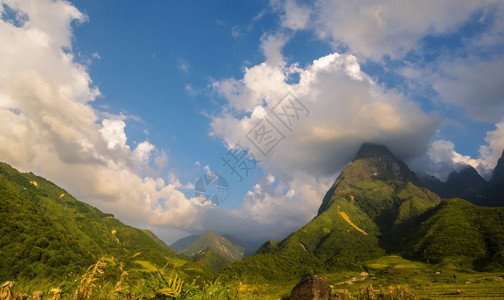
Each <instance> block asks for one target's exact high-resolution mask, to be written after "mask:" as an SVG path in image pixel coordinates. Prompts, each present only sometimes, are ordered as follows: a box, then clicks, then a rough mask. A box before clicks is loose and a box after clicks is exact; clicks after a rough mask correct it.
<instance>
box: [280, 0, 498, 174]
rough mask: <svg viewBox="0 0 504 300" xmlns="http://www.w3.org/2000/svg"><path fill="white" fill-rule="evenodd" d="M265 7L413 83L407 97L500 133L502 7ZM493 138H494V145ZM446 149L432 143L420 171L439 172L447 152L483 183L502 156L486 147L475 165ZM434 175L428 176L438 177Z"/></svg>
mask: <svg viewBox="0 0 504 300" xmlns="http://www.w3.org/2000/svg"><path fill="white" fill-rule="evenodd" d="M271 5H272V7H273V8H275V9H276V10H277V11H280V12H281V16H280V20H281V24H282V26H283V27H284V28H288V29H291V30H300V29H309V30H312V31H313V32H314V33H315V34H316V35H317V36H318V37H319V38H320V39H321V40H325V41H328V42H329V43H331V44H332V46H333V47H334V48H335V49H342V50H343V51H345V52H346V53H351V54H354V55H356V56H357V57H359V58H361V59H363V60H368V59H370V60H374V61H378V62H380V63H381V64H382V65H383V66H384V67H385V68H387V69H388V71H390V72H396V71H397V72H398V75H401V76H404V77H405V78H407V79H409V80H411V83H412V85H411V87H413V89H416V90H414V91H413V93H423V92H425V91H428V92H427V93H429V98H431V100H432V101H433V102H435V105H436V106H437V108H440V107H446V108H448V109H451V108H462V111H463V112H464V113H465V114H466V115H467V116H468V117H469V118H470V119H472V120H474V121H480V122H487V123H494V124H496V127H498V128H500V123H497V122H500V121H501V117H502V115H504V90H503V89H502V84H501V80H500V79H501V78H502V77H503V75H504V74H502V70H503V69H504V68H503V67H504V65H503V62H504V61H503V59H502V55H501V53H502V48H503V47H504V4H503V2H502V1H493V0H489V1H462V2H461V1H456V0H446V1H434V0H432V1H431V0H429V1H421V2H418V3H411V2H405V1H401V0H381V1H374V2H369V1H340V0H317V1H315V2H313V3H311V4H309V5H308V4H306V5H299V4H297V2H295V1H277V0H275V1H271ZM301 16H303V17H301ZM305 16H308V17H307V18H305ZM296 20H298V21H296ZM468 24H471V26H473V25H474V28H477V29H476V30H479V31H480V32H478V33H477V34H472V33H471V32H472V31H466V32H462V34H461V33H460V30H462V28H463V27H464V26H465V25H468ZM464 34H467V36H465V35H464ZM471 34H472V35H471ZM449 36H452V37H451V38H453V39H456V40H457V42H456V43H453V42H452V41H450V45H451V46H449V47H448V48H447V49H443V51H440V52H439V53H432V51H431V49H428V47H427V46H426V45H427V44H426V40H425V38H426V37H435V38H440V39H443V38H444V37H449ZM450 47H453V49H450ZM408 54H413V56H415V57H419V58H420V61H416V60H415V59H413V60H412V61H410V58H408V56H407V55H408ZM391 61H392V62H395V63H397V64H399V65H400V64H406V67H402V68H399V70H397V69H395V67H394V66H393V65H392V64H389V62H391ZM431 91H434V94H432V93H430V92H431ZM440 103H441V104H442V105H438V104H440ZM441 109H443V108H441ZM497 131H498V130H497ZM491 134H492V132H490V133H488V136H490V135H491ZM488 136H487V139H488ZM496 139H497V138H493V139H492V141H493V143H494V144H496V142H495V140H496ZM487 142H488V141H487ZM449 143H451V142H446V143H441V141H440V142H438V143H436V142H434V143H432V144H431V146H430V150H429V151H430V152H429V153H430V154H429V155H427V156H426V157H431V158H432V159H433V161H430V162H429V163H428V164H425V165H430V166H435V165H436V166H438V167H439V165H438V163H437V162H436V161H435V160H436V157H441V156H442V155H441V153H444V154H447V153H451V154H452V155H451V156H445V158H447V159H448V158H450V159H449V161H453V164H455V165H458V164H460V163H462V162H461V161H459V160H463V161H466V163H470V164H472V165H474V166H478V167H477V169H478V171H479V172H480V173H481V174H482V175H485V176H487V174H488V172H489V171H488V170H489V168H491V167H492V165H494V163H493V162H494V161H495V156H496V155H500V151H498V150H499V149H495V148H491V149H490V150H488V149H489V148H488V147H490V146H488V145H483V146H481V148H480V151H479V156H478V157H477V158H470V157H465V156H459V155H456V154H458V153H456V152H455V151H454V150H453V148H452V147H451V146H450V145H451V144H449ZM499 143H502V141H500V142H499ZM488 153H491V155H489V154H488ZM444 154H443V155H444ZM438 155H439V156H438ZM453 164H452V163H450V166H451V167H450V168H448V169H447V170H448V171H447V172H450V171H451V170H453V168H454V167H455V165H453ZM445 168H447V166H445ZM434 169H435V168H434ZM434 169H432V168H431V169H430V172H433V173H437V171H435V170H434ZM440 176H442V177H444V175H442V174H440Z"/></svg>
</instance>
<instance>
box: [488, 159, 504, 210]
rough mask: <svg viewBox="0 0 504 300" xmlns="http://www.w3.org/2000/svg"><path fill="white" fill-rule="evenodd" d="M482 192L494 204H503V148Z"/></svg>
mask: <svg viewBox="0 0 504 300" xmlns="http://www.w3.org/2000/svg"><path fill="white" fill-rule="evenodd" d="M484 194H485V197H486V198H488V199H490V200H491V201H492V204H494V206H504V150H503V151H502V155H501V157H500V158H499V160H498V162H497V165H496V166H495V169H494V170H493V174H492V179H491V180H490V182H489V184H488V188H487V189H486V190H485V191H484Z"/></svg>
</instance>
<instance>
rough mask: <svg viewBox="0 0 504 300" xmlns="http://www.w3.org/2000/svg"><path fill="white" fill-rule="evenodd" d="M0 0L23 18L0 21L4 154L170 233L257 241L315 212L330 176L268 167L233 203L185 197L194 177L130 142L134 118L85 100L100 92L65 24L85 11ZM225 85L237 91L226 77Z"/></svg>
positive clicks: (83, 196) (43, 0) (145, 144)
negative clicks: (184, 176)
mask: <svg viewBox="0 0 504 300" xmlns="http://www.w3.org/2000/svg"><path fill="white" fill-rule="evenodd" d="M0 3H1V5H0V8H1V9H3V8H4V6H3V5H7V6H9V7H10V8H11V9H12V10H13V11H15V12H17V13H18V14H19V15H22V16H23V20H24V22H23V23H22V24H17V23H16V24H14V23H13V22H11V20H9V19H7V18H2V19H1V21H0V40H2V44H1V46H0V118H1V120H2V122H3V124H4V126H2V127H1V128H0V157H1V158H2V160H3V161H6V162H8V163H10V164H12V165H13V166H14V167H16V168H18V169H20V170H22V171H34V172H36V173H37V174H40V175H41V176H44V177H46V178H48V179H50V180H52V181H54V182H56V183H57V184H58V185H60V186H62V187H64V188H66V189H67V190H69V192H71V193H72V194H73V195H74V196H76V197H77V198H78V199H79V200H82V201H85V202H87V203H90V204H92V205H94V206H96V207H98V208H100V209H102V210H104V211H107V212H112V213H114V214H115V215H116V216H117V217H118V218H120V219H121V220H123V221H125V222H127V223H129V224H132V225H136V226H141V227H148V228H151V229H153V230H154V231H155V232H156V233H158V234H159V235H160V236H162V237H163V238H165V239H166V240H167V241H173V239H174V238H176V237H181V236H182V235H184V234H186V233H187V232H198V231H201V230H205V229H208V228H212V229H214V230H218V231H219V232H222V233H232V234H236V235H240V236H243V233H244V232H246V233H249V234H250V235H249V236H248V238H249V239H256V240H265V239H267V238H281V237H283V236H284V235H285V234H286V233H289V232H290V231H293V230H295V229H296V228H297V227H299V226H300V225H302V224H303V223H305V222H307V221H308V220H309V219H311V218H313V216H314V214H315V212H316V209H317V207H318V203H320V201H321V199H322V197H323V193H324V192H325V190H326V189H327V188H328V187H329V185H330V182H329V181H327V182H326V181H316V182H315V181H314V180H313V179H312V178H306V180H301V179H299V178H296V179H293V180H291V181H287V182H282V183H277V182H276V180H275V177H274V176H273V175H270V176H267V177H266V178H264V180H263V181H261V182H260V183H259V184H258V185H256V186H255V187H254V188H253V190H252V191H250V192H249V193H248V194H247V195H246V196H245V200H244V203H243V205H242V206H241V207H238V208H235V209H221V208H217V209H216V208H211V207H205V206H204V205H201V204H202V203H201V201H202V199H197V198H188V197H187V196H186V195H185V194H184V191H185V192H187V191H188V190H190V189H193V188H194V186H193V185H192V184H191V183H181V182H180V180H179V179H178V178H177V177H176V176H175V175H174V174H173V173H172V172H170V171H168V172H166V168H165V167H166V165H167V160H168V158H167V156H166V154H165V152H164V151H163V150H162V149H158V148H157V147H156V146H155V145H153V144H152V143H150V142H149V141H142V142H139V143H137V144H136V145H135V146H130V145H129V144H128V137H127V135H126V133H125V128H126V126H127V122H126V120H127V119H132V117H130V116H123V115H113V114H110V113H108V112H105V111H100V110H98V109H97V108H93V107H92V106H91V103H92V101H93V100H94V99H95V98H96V97H98V96H99V95H100V92H99V90H98V89H97V88H95V87H94V86H93V83H92V81H91V78H90V76H89V74H88V72H87V70H86V66H85V65H81V64H79V63H77V62H76V61H75V60H74V56H73V53H72V50H71V44H72V43H71V39H72V33H71V23H72V22H74V21H85V20H86V16H84V15H82V14H81V13H80V12H79V11H78V10H77V9H75V8H74V7H73V6H71V5H70V4H69V3H68V2H65V1H53V0H36V1H35V0H33V1H29V0H26V1H0ZM46 18H47V20H46ZM271 41H272V46H271V49H273V50H274V49H275V47H276V46H275V45H274V44H275V43H274V42H273V39H272V40H271ZM266 48H268V49H269V48H270V47H269V46H267V47H266ZM266 48H265V49H266ZM273 50H272V52H271V53H273V52H274V51H273ZM266 51H269V50H266ZM182 70H184V68H182ZM258 84H260V83H258ZM224 85H225V84H224V83H222V86H224ZM229 86H230V90H229V92H230V93H234V92H233V91H232V89H234V88H235V87H234V86H233V83H232V82H231V83H229ZM222 90H223V92H224V91H225V88H223V89H222ZM237 96H239V95H237ZM239 97H241V96H239ZM239 102H240V101H239V100H237V102H236V103H239ZM246 107H248V106H244V107H243V108H244V109H246ZM196 165H197V166H199V167H201V164H199V163H196ZM205 170H206V171H208V172H210V169H209V168H208V167H205ZM162 174H165V175H166V176H163V175H162ZM272 185H274V186H275V188H273V187H272ZM283 191H288V193H287V194H285V193H283ZM204 200H205V199H203V201H204ZM299 207H304V208H306V209H299ZM230 224H233V225H232V226H230Z"/></svg>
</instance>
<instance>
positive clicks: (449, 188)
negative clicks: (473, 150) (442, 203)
mask: <svg viewBox="0 0 504 300" xmlns="http://www.w3.org/2000/svg"><path fill="white" fill-rule="evenodd" d="M420 178H421V180H422V183H423V185H424V186H425V187H427V188H428V189H429V190H431V191H433V192H434V193H436V194H438V195H439V196H440V197H441V198H443V199H446V198H457V197H458V198H463V199H465V200H467V201H469V202H471V203H474V204H477V205H484V204H486V202H487V201H485V197H484V195H483V192H484V190H485V189H486V187H487V184H488V183H487V182H486V180H485V179H483V177H481V176H480V175H479V174H478V172H477V171H476V170H475V169H474V168H473V167H471V166H464V167H463V168H462V169H461V170H460V171H453V172H452V173H451V174H450V175H449V176H448V179H447V180H446V182H442V181H441V180H439V179H437V178H436V177H434V176H425V175H424V176H421V177H420Z"/></svg>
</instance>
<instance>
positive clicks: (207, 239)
mask: <svg viewBox="0 0 504 300" xmlns="http://www.w3.org/2000/svg"><path fill="white" fill-rule="evenodd" d="M195 237H197V238H196V239H195V240H194V241H193V242H191V243H190V244H189V245H187V246H186V247H185V248H183V249H182V250H179V251H178V252H179V253H181V254H184V255H186V256H188V257H191V256H193V255H196V254H198V253H200V252H201V251H205V250H207V249H208V248H211V249H214V250H215V251H216V252H217V253H218V254H220V255H221V256H222V257H224V258H225V259H227V260H229V261H235V260H240V259H242V258H243V257H244V255H245V251H246V248H245V247H243V246H241V245H236V244H233V243H232V242H231V241H229V240H228V239H226V238H225V237H223V236H221V235H219V234H217V233H215V232H213V231H211V230H207V231H206V232H205V233H203V234H202V235H201V236H190V237H186V238H183V239H181V240H178V241H177V242H175V243H174V244H172V246H173V245H175V246H177V245H184V244H185V243H187V242H188V241H190V240H193V239H194V238H195ZM177 247H178V246H177Z"/></svg>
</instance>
